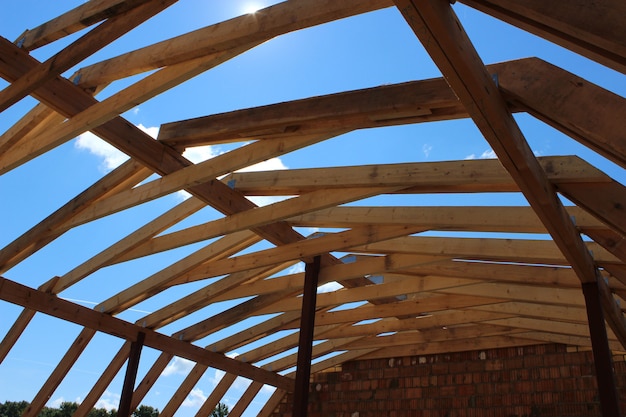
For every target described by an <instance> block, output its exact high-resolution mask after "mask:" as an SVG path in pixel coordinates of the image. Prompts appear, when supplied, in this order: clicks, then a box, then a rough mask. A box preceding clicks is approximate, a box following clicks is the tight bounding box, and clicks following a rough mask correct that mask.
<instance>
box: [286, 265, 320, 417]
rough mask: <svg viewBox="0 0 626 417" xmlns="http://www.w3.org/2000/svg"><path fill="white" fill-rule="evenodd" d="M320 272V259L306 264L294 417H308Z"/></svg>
mask: <svg viewBox="0 0 626 417" xmlns="http://www.w3.org/2000/svg"><path fill="white" fill-rule="evenodd" d="M319 272H320V257H319V256H316V257H315V258H314V259H313V262H311V263H307V264H306V269H305V271H304V292H303V294H302V314H301V315H300V340H299V342H298V364H297V369H296V386H295V391H294V396H293V415H294V416H298V417H306V415H307V407H308V403H309V378H310V376H311V357H312V354H313V330H314V328H315V303H316V300H317V281H318V278H319Z"/></svg>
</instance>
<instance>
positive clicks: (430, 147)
mask: <svg viewBox="0 0 626 417" xmlns="http://www.w3.org/2000/svg"><path fill="white" fill-rule="evenodd" d="M432 150H433V145H429V144H427V143H425V144H424V146H422V152H424V156H425V157H426V158H428V157H429V156H430V151H432Z"/></svg>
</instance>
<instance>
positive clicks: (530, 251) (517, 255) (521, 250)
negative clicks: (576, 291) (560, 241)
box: [350, 236, 621, 266]
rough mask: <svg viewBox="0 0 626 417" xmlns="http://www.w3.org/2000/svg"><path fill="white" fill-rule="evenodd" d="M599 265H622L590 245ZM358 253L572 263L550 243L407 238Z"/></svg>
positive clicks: (370, 246) (359, 248) (357, 248)
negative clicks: (414, 254) (413, 254)
mask: <svg viewBox="0 0 626 417" xmlns="http://www.w3.org/2000/svg"><path fill="white" fill-rule="evenodd" d="M587 248H588V250H591V251H593V253H594V256H595V257H596V259H597V260H598V262H599V263H602V264H603V263H606V264H613V263H616V264H621V262H620V260H619V259H617V258H616V257H614V256H613V255H611V254H610V253H608V252H606V251H605V250H604V249H602V248H601V247H600V246H599V245H597V244H596V243H593V242H590V243H587ZM350 249H351V251H354V252H363V253H372V254H381V253H384V254H389V253H416V254H417V253H419V254H422V255H441V256H448V257H451V258H462V259H467V260H483V261H503V262H519V263H527V264H545V265H565V266H567V265H568V261H567V260H566V259H565V258H564V257H563V254H562V253H561V251H560V250H559V248H558V247H556V245H555V244H554V242H552V241H550V240H538V239H537V240H530V239H495V238H443V237H423V236H407V237H400V238H395V239H389V240H387V241H384V242H380V243H371V244H368V245H363V246H354V247H352V248H350Z"/></svg>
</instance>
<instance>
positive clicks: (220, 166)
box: [72, 132, 338, 225]
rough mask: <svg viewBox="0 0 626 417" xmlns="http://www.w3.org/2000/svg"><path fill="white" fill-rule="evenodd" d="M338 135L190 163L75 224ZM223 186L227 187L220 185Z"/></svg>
mask: <svg viewBox="0 0 626 417" xmlns="http://www.w3.org/2000/svg"><path fill="white" fill-rule="evenodd" d="M336 134H338V132H334V133H331V134H328V133H325V134H324V135H307V136H303V137H296V138H292V139H291V140H286V139H276V140H273V141H257V142H254V143H251V144H248V145H245V146H242V147H240V148H238V149H235V150H232V151H230V152H226V153H224V154H222V155H218V156H216V157H215V158H211V159H209V160H207V161H204V162H201V163H198V164H189V166H187V167H185V168H182V169H180V170H177V171H175V172H172V173H170V174H169V175H165V176H163V177H161V178H159V179H155V180H153V181H150V182H148V183H146V184H142V185H140V186H138V187H135V188H133V189H130V190H127V191H126V192H123V193H119V194H118V195H115V196H112V197H111V198H109V199H107V200H105V201H102V202H101V203H100V204H97V205H93V206H92V207H91V208H90V209H89V210H86V211H85V212H83V213H82V215H81V216H77V217H76V218H75V219H74V221H73V222H72V225H79V224H82V223H84V222H86V221H91V220H93V219H97V218H100V217H102V216H106V215H109V214H111V213H115V212H118V211H120V210H124V209H127V208H131V207H134V206H136V205H138V204H142V203H146V202H148V201H152V200H154V199H156V198H159V197H162V196H164V195H168V194H171V193H174V192H176V191H179V190H182V189H190V188H191V187H195V186H200V185H203V184H206V183H208V182H211V181H216V182H217V180H216V178H217V177H219V176H223V175H225V174H227V173H229V172H231V171H232V170H238V169H242V168H246V167H248V166H251V165H254V164H256V163H258V162H262V161H265V160H267V159H270V158H274V157H277V156H280V155H283V154H285V153H288V152H291V151H294V150H297V149H300V148H303V147H305V146H308V145H311V144H314V143H317V142H321V141H323V140H326V139H329V138H330V137H333V136H334V135H336ZM221 186H223V185H221V183H220V187H221ZM253 207H256V206H251V207H250V208H253ZM229 214H233V213H229Z"/></svg>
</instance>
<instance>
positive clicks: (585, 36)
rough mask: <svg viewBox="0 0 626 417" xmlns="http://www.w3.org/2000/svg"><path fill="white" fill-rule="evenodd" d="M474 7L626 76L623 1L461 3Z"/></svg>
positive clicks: (473, 0)
mask: <svg viewBox="0 0 626 417" xmlns="http://www.w3.org/2000/svg"><path fill="white" fill-rule="evenodd" d="M461 2H462V3H465V4H467V5H469V6H471V7H474V8H476V9H478V10H480V11H482V12H484V13H487V14H490V15H492V16H494V17H496V18H498V19H501V20H503V21H505V22H508V23H510V24H512V25H515V26H517V27H519V28H521V29H524V30H526V31H529V32H531V33H534V34H535V35H538V36H541V37H542V38H545V39H547V40H549V41H551V42H555V43H557V44H559V45H561V46H564V47H565V48H567V49H569V50H572V51H575V52H577V53H579V54H581V55H584V56H586V57H588V58H591V59H593V60H595V61H597V62H599V63H601V64H603V65H606V66H608V67H610V68H613V69H615V70H616V71H619V72H622V73H626V41H624V39H626V31H625V30H624V25H623V21H622V19H621V17H622V16H624V15H626V5H624V2H622V1H619V0H601V1H597V2H594V3H588V2H581V3H575V4H572V3H571V2H569V1H566V0H558V1H551V2H549V3H546V2H542V1H541V0H530V1H523V2H519V1H515V0H461Z"/></svg>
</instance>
